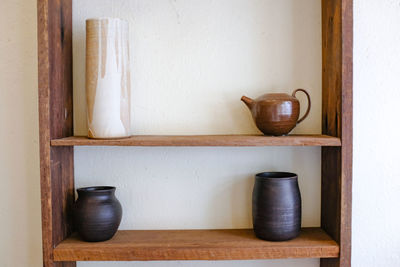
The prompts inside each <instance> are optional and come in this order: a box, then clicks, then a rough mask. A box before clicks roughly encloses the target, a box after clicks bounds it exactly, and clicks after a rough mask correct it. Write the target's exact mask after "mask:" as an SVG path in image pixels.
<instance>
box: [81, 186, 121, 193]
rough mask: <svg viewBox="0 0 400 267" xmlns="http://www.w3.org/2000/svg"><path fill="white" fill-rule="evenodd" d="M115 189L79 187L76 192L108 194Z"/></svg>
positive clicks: (112, 187) (111, 187) (107, 187)
mask: <svg viewBox="0 0 400 267" xmlns="http://www.w3.org/2000/svg"><path fill="white" fill-rule="evenodd" d="M115 189H116V187H115V186H88V187H81V188H78V189H76V191H78V192H85V193H97V192H99V193H104V192H110V191H115Z"/></svg>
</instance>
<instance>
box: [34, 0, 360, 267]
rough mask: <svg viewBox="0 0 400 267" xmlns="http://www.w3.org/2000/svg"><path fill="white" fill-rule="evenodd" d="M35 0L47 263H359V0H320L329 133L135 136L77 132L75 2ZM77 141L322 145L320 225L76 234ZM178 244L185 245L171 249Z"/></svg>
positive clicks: (68, 266) (61, 266)
mask: <svg viewBox="0 0 400 267" xmlns="http://www.w3.org/2000/svg"><path fill="white" fill-rule="evenodd" d="M37 3H38V49H39V51H38V54H39V125H40V174H41V177H40V183H41V202H42V235H43V262H44V263H43V265H44V266H45V267H74V266H76V261H78V260H122V259H124V257H127V258H126V259H127V260H144V259H146V260H156V259H166V260H167V259H168V260H169V259H178V258H179V259H199V260H201V259H228V258H229V259H243V260H244V259H249V258H250V257H251V258H258V259H272V258H274V259H275V258H298V257H310V258H312V257H318V258H321V266H323V267H328V266H329V267H333V266H351V192H352V101H353V100H352V99H353V98H352V78H353V74H352V66H353V65H352V64H353V63H352V56H353V51H352V50H353V1H352V0H322V1H321V5H322V134H323V135H320V136H310V135H300V136H288V137H263V136H230V137H228V136H223V137H221V136H219V137H216V136H195V137H193V136H192V137H182V136H172V137H171V136H135V137H132V138H129V139H124V140H122V139H121V140H107V141H100V140H89V139H87V138H82V137H72V136H73V117H72V116H73V114H72V105H73V103H72V93H73V90H72V0H59V1H52V0H38V1H37ZM266 49H267V48H266ZM76 145H122V146H128V145H129V146H270V145H274V146H275V145H277V146H281V145H286V146H289V145H290V146H321V147H322V153H321V228H320V229H319V228H318V229H303V232H302V235H301V236H300V237H299V238H297V239H295V240H292V241H287V242H278V243H271V242H266V241H261V240H258V239H255V238H254V236H253V235H252V233H251V231H250V230H226V231H220V230H214V231H206V232H202V231H200V230H197V231H192V232H191V231H185V230H179V231H175V232H169V231H127V232H125V231H120V232H119V233H118V235H117V236H116V237H115V238H114V239H113V240H110V241H107V242H104V243H95V244H92V243H84V242H81V241H78V240H76V239H75V237H74V236H73V235H72V236H71V234H72V226H71V214H70V213H71V207H72V204H73V202H74V161H73V157H74V149H73V146H76ZM139 233H140V234H139ZM163 237H164V238H163ZM146 240H147V241H146ZM146 242H149V243H146ZM146 244H149V246H150V247H153V248H155V247H156V249H155V252H157V251H158V252H159V254H158V253H155V252H154V253H155V254H153V251H152V250H150V249H148V247H145V246H146ZM174 244H175V245H181V247H179V249H178V248H177V247H175V248H173V249H172V250H171V251H168V248H170V246H172V247H173V245H174ZM193 246H194V247H193ZM237 246H240V248H239V249H238V248H237ZM135 255H136V256H135ZM140 255H141V256H140ZM141 257H142V258H141ZM218 257H220V258H218Z"/></svg>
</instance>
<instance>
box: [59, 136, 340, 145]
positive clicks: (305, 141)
mask: <svg viewBox="0 0 400 267" xmlns="http://www.w3.org/2000/svg"><path fill="white" fill-rule="evenodd" d="M51 145H52V146H340V145H341V143H340V138H338V137H333V136H327V135H289V136H263V135H137V136H132V137H129V138H123V139H110V140H104V139H103V140H99V139H89V138H87V137H83V136H72V137H65V138H61V139H54V140H51Z"/></svg>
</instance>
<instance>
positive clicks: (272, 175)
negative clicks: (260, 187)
mask: <svg viewBox="0 0 400 267" xmlns="http://www.w3.org/2000/svg"><path fill="white" fill-rule="evenodd" d="M256 177H257V178H261V179H297V174H295V173H293V172H260V173H257V174H256Z"/></svg>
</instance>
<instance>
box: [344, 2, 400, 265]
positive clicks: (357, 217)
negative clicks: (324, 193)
mask: <svg viewBox="0 0 400 267" xmlns="http://www.w3.org/2000/svg"><path fill="white" fill-rule="evenodd" d="M354 20H355V24H354V25H355V27H354V31H355V36H354V37H355V42H354V51H355V53H354V67H355V69H354V85H355V88H354V89H355V90H354V178H353V244H352V245H353V266H354V267H364V266H371V267H372V266H385V267H387V266H400V231H399V226H400V213H399V211H400V164H399V162H400V155H399V151H400V138H399V137H400V126H399V122H400V117H399V114H400V111H399V99H400V0H384V1H375V0H357V1H355V12H354Z"/></svg>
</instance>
